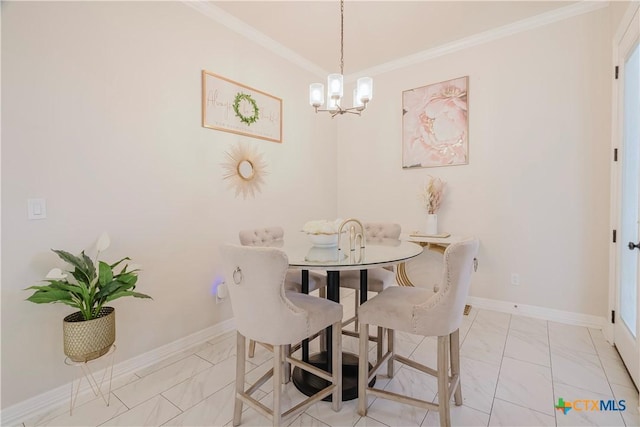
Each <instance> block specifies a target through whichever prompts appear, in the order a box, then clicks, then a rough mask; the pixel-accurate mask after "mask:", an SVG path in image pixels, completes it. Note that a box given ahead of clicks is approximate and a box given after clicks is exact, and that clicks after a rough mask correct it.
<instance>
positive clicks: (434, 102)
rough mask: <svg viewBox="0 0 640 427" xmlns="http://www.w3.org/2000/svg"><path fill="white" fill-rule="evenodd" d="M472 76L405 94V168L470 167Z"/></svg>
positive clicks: (403, 162) (403, 139)
mask: <svg viewBox="0 0 640 427" xmlns="http://www.w3.org/2000/svg"><path fill="white" fill-rule="evenodd" d="M468 93H469V76H464V77H458V78H455V79H451V80H447V81H444V82H439V83H434V84H430V85H426V86H422V87H418V88H415V89H410V90H405V91H403V92H402V167H403V168H404V169H410V168H430V167H438V166H454V165H467V164H469V103H468V100H469V96H468Z"/></svg>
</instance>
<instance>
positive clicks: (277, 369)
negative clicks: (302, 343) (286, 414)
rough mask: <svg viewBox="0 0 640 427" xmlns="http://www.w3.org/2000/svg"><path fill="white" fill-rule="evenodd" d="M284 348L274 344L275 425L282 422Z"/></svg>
mask: <svg viewBox="0 0 640 427" xmlns="http://www.w3.org/2000/svg"><path fill="white" fill-rule="evenodd" d="M282 348H283V346H281V345H274V346H273V378H272V381H273V411H272V413H273V426H274V427H276V426H279V425H281V424H282V409H281V407H280V401H281V394H282V383H281V380H282V365H283V363H282Z"/></svg>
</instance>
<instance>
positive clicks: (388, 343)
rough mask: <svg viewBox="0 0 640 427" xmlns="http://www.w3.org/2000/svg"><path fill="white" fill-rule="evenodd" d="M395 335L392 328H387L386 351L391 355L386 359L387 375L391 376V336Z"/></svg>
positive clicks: (392, 349)
mask: <svg viewBox="0 0 640 427" xmlns="http://www.w3.org/2000/svg"><path fill="white" fill-rule="evenodd" d="M394 335H395V331H394V330H393V329H387V351H388V352H389V353H391V357H390V358H389V360H388V361H387V377H389V378H393V354H394V351H395V350H394V348H393V336H394Z"/></svg>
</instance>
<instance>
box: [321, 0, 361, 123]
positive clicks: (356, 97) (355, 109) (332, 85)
mask: <svg viewBox="0 0 640 427" xmlns="http://www.w3.org/2000/svg"><path fill="white" fill-rule="evenodd" d="M343 74H344V0H340V74H338V73H334V74H329V76H328V77H327V108H326V109H322V108H321V107H322V106H323V104H324V85H323V84H322V83H312V84H311V85H310V86H309V103H310V104H311V106H312V107H313V108H315V110H316V113H318V112H320V111H326V112H328V113H329V114H331V117H335V116H336V115H338V114H345V113H350V114H357V115H358V116H359V115H360V113H361V112H362V111H363V110H364V109H365V108H367V103H368V102H369V101H371V98H373V79H372V78H371V77H360V78H359V79H358V81H357V83H356V88H355V89H354V90H353V106H352V107H349V108H344V107H342V105H340V104H341V101H342V97H343V94H344V82H343V80H344V78H343Z"/></svg>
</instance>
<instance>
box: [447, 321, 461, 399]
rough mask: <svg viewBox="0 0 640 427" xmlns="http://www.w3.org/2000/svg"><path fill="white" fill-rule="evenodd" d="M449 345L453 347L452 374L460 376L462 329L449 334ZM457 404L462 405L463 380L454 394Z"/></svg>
mask: <svg viewBox="0 0 640 427" xmlns="http://www.w3.org/2000/svg"><path fill="white" fill-rule="evenodd" d="M449 347H450V348H451V376H452V377H455V376H456V375H458V377H459V376H460V329H456V330H455V331H453V332H452V333H451V335H449ZM453 396H454V399H455V402H456V406H460V405H462V380H459V381H458V386H457V387H456V391H455V393H454V394H453Z"/></svg>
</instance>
